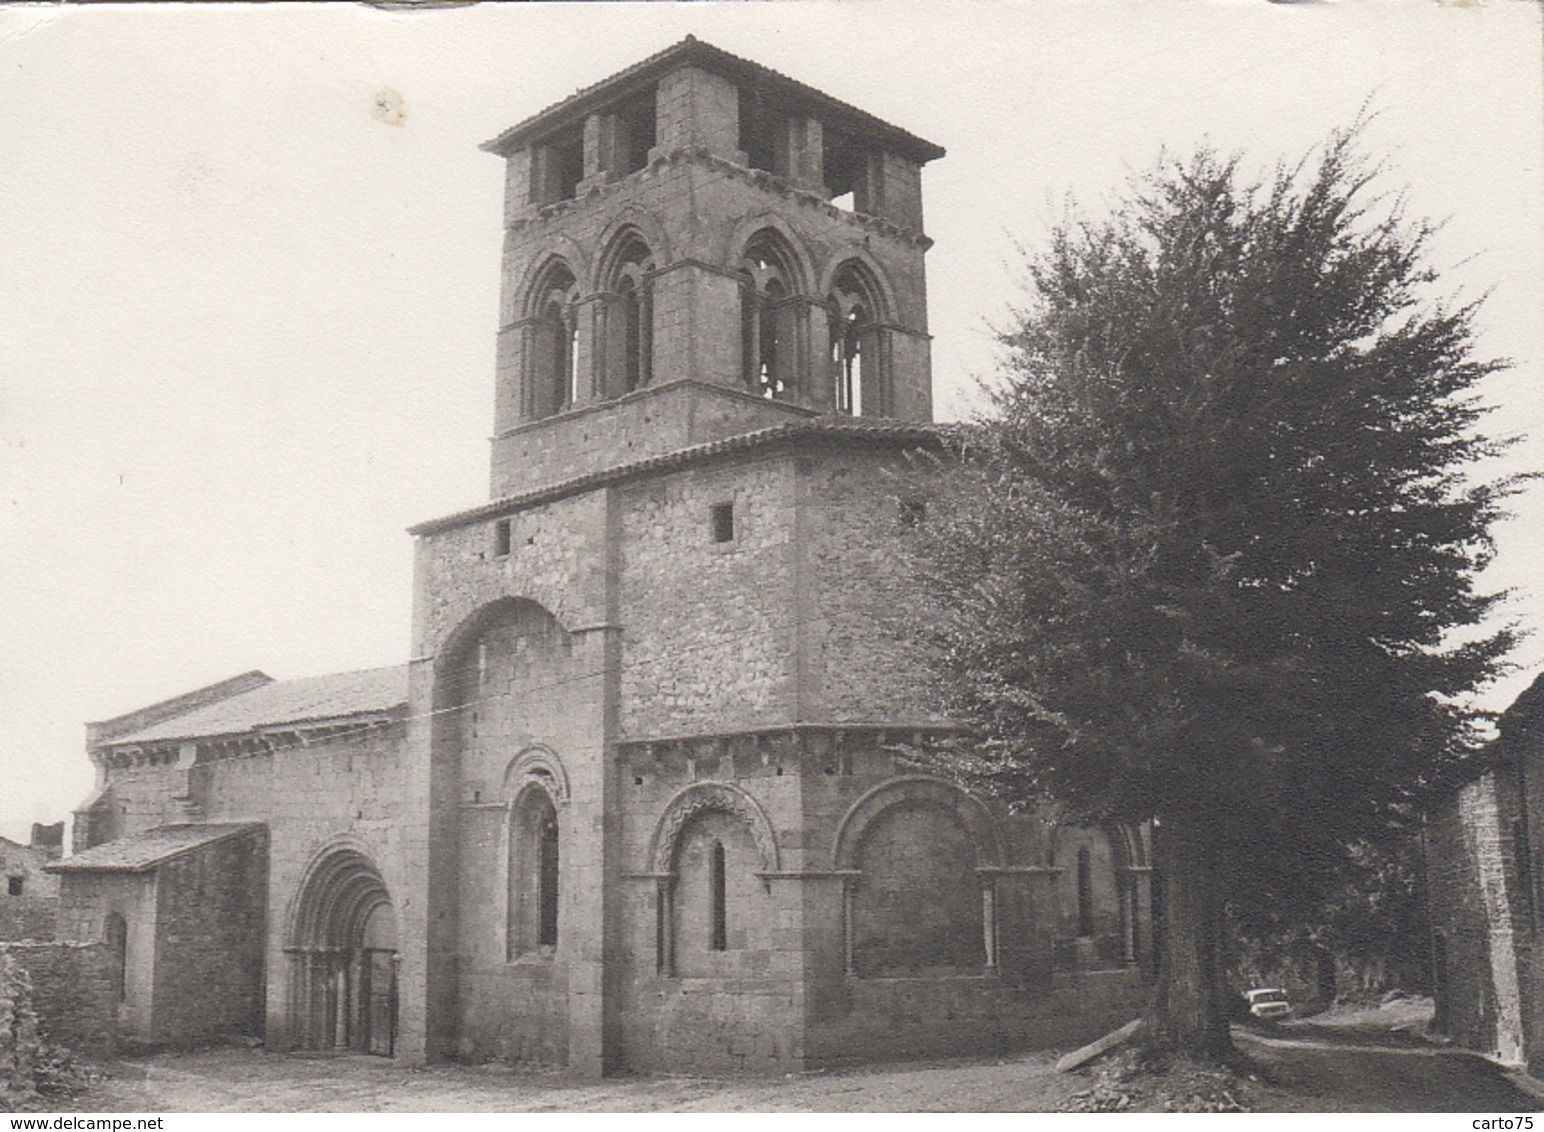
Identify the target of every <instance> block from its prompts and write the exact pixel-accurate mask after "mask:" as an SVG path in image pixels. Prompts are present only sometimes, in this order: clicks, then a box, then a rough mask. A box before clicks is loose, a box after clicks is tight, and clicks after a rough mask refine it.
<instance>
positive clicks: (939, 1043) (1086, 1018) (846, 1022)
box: [806, 967, 1152, 1069]
mask: <svg viewBox="0 0 1544 1132" xmlns="http://www.w3.org/2000/svg"><path fill="white" fill-rule="evenodd" d="M1151 989H1152V988H1151V986H1150V985H1149V984H1148V982H1147V980H1146V979H1145V978H1144V977H1143V975H1142V972H1141V971H1140V970H1139V969H1137V968H1135V967H1126V968H1119V969H1113V970H1109V971H1081V972H1077V973H1068V974H1065V975H1056V976H1055V977H1054V978H1053V980H1052V983H1051V986H1050V991H1049V993H1046V991H1045V990H1043V989H1041V990H1029V989H1025V988H1016V987H1011V986H1005V985H1003V983H1002V982H1000V981H999V980H997V979H985V978H954V979H925V978H919V979H905V978H898V979H888V978H881V979H853V980H851V981H850V982H849V984H848V992H849V994H850V995H851V1002H852V1011H851V1013H850V1014H849V1015H848V1016H847V1017H845V1018H841V1019H835V1020H832V1021H829V1022H818V1023H815V1024H814V1025H813V1026H811V1028H810V1032H809V1036H808V1038H807V1061H806V1064H807V1065H808V1066H810V1067H819V1068H821V1069H843V1068H849V1067H852V1066H856V1065H864V1064H874V1063H876V1062H887V1061H915V1060H924V1059H931V1058H940V1057H989V1056H1010V1055H1013V1054H1018V1053H1023V1052H1024V1051H1025V1050H1031V1049H1046V1048H1056V1047H1072V1046H1077V1045H1081V1044H1082V1043H1084V1042H1089V1041H1092V1040H1093V1039H1094V1038H1097V1037H1099V1036H1101V1035H1102V1034H1107V1033H1109V1032H1110V1031H1111V1030H1113V1029H1115V1028H1116V1027H1118V1026H1121V1025H1124V1024H1125V1023H1127V1022H1130V1021H1131V1020H1132V1019H1133V1018H1136V1017H1138V1016H1139V1015H1140V1014H1141V1013H1142V1008H1143V1006H1144V1005H1145V1004H1146V1001H1147V997H1148V995H1149V994H1150V993H1151Z"/></svg>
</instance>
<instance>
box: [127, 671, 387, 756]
mask: <svg viewBox="0 0 1544 1132" xmlns="http://www.w3.org/2000/svg"><path fill="white" fill-rule="evenodd" d="M407 673H408V670H407V666H406V665H400V664H399V665H394V666H392V667H390V668H371V669H366V670H364V671H362V672H335V673H332V674H330V675H327V676H309V677H305V678H303V679H299V680H275V681H274V682H273V683H270V684H264V685H262V686H260V687H257V688H253V689H251V690H250V691H246V692H241V693H238V694H237V695H234V696H230V697H228V698H226V699H222V700H218V701H216V702H215V703H212V704H206V705H204V706H203V707H199V708H195V709H194V710H192V711H189V712H186V713H184V714H182V715H176V716H173V717H172V718H170V719H163V720H161V721H160V722H159V723H154V724H151V725H150V726H149V727H144V728H141V729H140V730H138V731H132V732H130V733H129V734H127V735H118V736H114V737H113V738H112V739H111V740H110V741H108V742H106V743H104V744H103V745H104V746H109V747H117V746H123V745H128V744H136V745H142V744H145V743H158V742H166V741H168V740H173V739H205V738H212V737H214V736H221V735H240V734H242V733H245V732H252V731H262V730H271V729H273V728H275V727H280V726H284V725H301V724H316V723H321V722H324V721H330V720H340V719H348V718H351V717H355V716H361V715H379V714H381V713H383V712H390V711H392V710H394V709H396V708H400V707H403V706H404V705H406V703H407Z"/></svg>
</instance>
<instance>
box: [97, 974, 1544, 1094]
mask: <svg viewBox="0 0 1544 1132" xmlns="http://www.w3.org/2000/svg"><path fill="white" fill-rule="evenodd" d="M1430 1009H1431V1004H1430V1001H1429V1000H1419V999H1417V1000H1404V1001H1401V1002H1397V1003H1392V1004H1390V1005H1389V1006H1388V1007H1385V1008H1382V1009H1373V1010H1344V1011H1337V1012H1333V1013H1331V1014H1328V1015H1320V1016H1318V1017H1316V1018H1313V1019H1306V1020H1303V1021H1301V1022H1293V1023H1289V1024H1287V1025H1283V1026H1277V1027H1272V1028H1270V1029H1268V1030H1244V1029H1240V1030H1238V1031H1236V1038H1237V1045H1238V1050H1239V1054H1240V1057H1239V1059H1238V1061H1237V1063H1236V1065H1235V1066H1233V1067H1232V1068H1231V1069H1229V1070H1213V1069H1210V1068H1198V1067H1195V1066H1175V1067H1173V1068H1172V1069H1171V1070H1170V1071H1169V1072H1167V1073H1164V1074H1159V1075H1157V1076H1153V1075H1146V1076H1142V1077H1139V1078H1136V1079H1132V1078H1130V1077H1127V1078H1125V1079H1123V1080H1116V1078H1119V1077H1120V1073H1121V1072H1122V1063H1121V1062H1120V1061H1119V1060H1118V1059H1112V1060H1111V1061H1108V1062H1104V1063H1096V1064H1095V1065H1093V1066H1089V1067H1088V1068H1087V1069H1085V1070H1083V1071H1079V1072H1074V1073H1057V1072H1056V1071H1055V1070H1054V1068H1052V1066H1053V1065H1054V1063H1055V1061H1056V1058H1057V1056H1058V1055H1059V1054H1060V1052H1062V1051H1038V1052H1035V1053H1032V1054H1028V1055H1025V1056H1023V1057H1018V1058H1013V1059H1006V1060H1002V1059H998V1060H977V1061H953V1062H944V1063H937V1064H926V1065H903V1066H887V1067H883V1068H875V1069H867V1070H854V1071H850V1072H842V1073H809V1074H800V1075H798V1076H791V1077H785V1078H778V1079H766V1078H761V1079H739V1080H723V1079H714V1078H702V1077H647V1078H644V1077H636V1078H634V1077H621V1078H612V1079H608V1080H606V1081H601V1082H590V1081H578V1080H574V1079H572V1078H570V1077H568V1076H566V1075H565V1074H564V1073H563V1072H562V1071H560V1070H535V1069H509V1068H503V1067H471V1066H458V1065H436V1066H432V1067H429V1068H425V1069H409V1068H405V1067H402V1066H399V1065H396V1064H394V1063H392V1062H390V1061H386V1060H383V1059H381V1058H371V1057H361V1056H327V1057H319V1056H293V1055H290V1056H281V1055H277V1054H268V1053H265V1052H263V1051H261V1050H250V1049H235V1048H225V1049H213V1050H203V1051H198V1052H193V1053H165V1054H157V1055H153V1056H149V1057H142V1058H133V1059H126V1060H123V1061H118V1062H114V1063H113V1064H112V1065H110V1066H108V1067H107V1069H108V1074H109V1075H108V1076H107V1077H105V1078H104V1079H103V1080H101V1081H100V1082H98V1083H97V1084H96V1085H95V1086H94V1087H93V1088H92V1089H91V1090H90V1091H89V1092H88V1093H87V1094H86V1095H84V1096H82V1097H80V1098H79V1099H78V1100H76V1101H75V1102H73V1103H72V1104H70V1105H69V1106H67V1107H68V1108H69V1109H70V1110H71V1111H74V1112H77V1113H82V1112H287V1111H300V1112H360V1111H373V1112H507V1111H519V1112H1050V1111H1062V1110H1065V1109H1068V1108H1079V1107H1084V1108H1086V1107H1087V1103H1088V1098H1089V1097H1090V1095H1093V1094H1098V1095H1099V1096H1101V1097H1104V1096H1110V1097H1115V1096H1116V1094H1117V1093H1122V1092H1123V1093H1127V1094H1129V1098H1128V1101H1127V1102H1126V1104H1124V1105H1123V1106H1122V1107H1126V1108H1128V1109H1130V1110H1132V1111H1144V1110H1145V1111H1163V1110H1166V1109H1174V1108H1185V1107H1188V1106H1190V1105H1191V1104H1193V1103H1197V1102H1198V1101H1203V1100H1205V1099H1206V1098H1208V1097H1216V1096H1220V1095H1222V1094H1224V1093H1225V1094H1226V1095H1227V1097H1228V1098H1229V1099H1230V1100H1232V1101H1235V1102H1237V1104H1238V1105H1239V1107H1242V1108H1246V1109H1252V1110H1254V1111H1261V1112H1455V1111H1458V1112H1513V1113H1516V1112H1530V1111H1534V1110H1535V1109H1537V1108H1538V1107H1539V1102H1538V1100H1536V1099H1535V1098H1534V1096H1532V1095H1530V1094H1529V1093H1527V1092H1524V1091H1522V1090H1521V1089H1519V1088H1518V1087H1517V1085H1516V1084H1514V1083H1513V1081H1512V1080H1511V1079H1509V1078H1508V1076H1507V1074H1506V1073H1505V1072H1504V1071H1503V1070H1501V1069H1500V1068H1499V1067H1497V1066H1495V1065H1492V1064H1491V1063H1490V1062H1487V1061H1485V1060H1484V1059H1482V1058H1478V1057H1474V1056H1472V1055H1469V1054H1465V1053H1461V1052H1459V1051H1456V1050H1452V1049H1446V1048H1442V1047H1440V1046H1436V1045H1433V1044H1432V1043H1430V1042H1428V1041H1427V1040H1425V1038H1424V1036H1423V1035H1424V1030H1425V1026H1426V1023H1427V1021H1428V1020H1429V1018H1430ZM1112 1081H1114V1084H1113V1085H1112V1084H1111V1082H1112ZM1100 1090H1104V1092H1100ZM1080 1095H1081V1096H1082V1097H1083V1100H1082V1101H1079V1100H1078V1099H1076V1098H1078V1097H1079V1096H1080ZM1116 1099H1117V1100H1118V1097H1116ZM1112 1103H1114V1102H1112Z"/></svg>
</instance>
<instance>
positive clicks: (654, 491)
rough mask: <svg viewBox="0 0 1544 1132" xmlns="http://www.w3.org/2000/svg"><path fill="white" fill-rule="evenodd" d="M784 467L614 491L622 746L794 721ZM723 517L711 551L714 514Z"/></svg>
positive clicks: (789, 484)
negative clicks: (725, 530) (729, 521)
mask: <svg viewBox="0 0 1544 1132" xmlns="http://www.w3.org/2000/svg"><path fill="white" fill-rule="evenodd" d="M792 473H793V469H792V466H791V464H790V463H789V462H788V461H787V460H786V459H767V460H759V461H756V462H754V463H743V464H733V465H730V464H720V465H716V466H709V467H701V468H692V469H689V470H685V471H681V472H676V473H672V474H670V475H664V476H656V477H650V478H649V479H647V480H640V481H638V482H636V483H632V484H628V485H626V486H625V488H624V489H623V491H622V500H623V503H622V508H621V534H620V539H621V556H622V563H623V574H622V586H621V619H622V624H623V626H624V633H623V638H622V645H623V654H622V700H621V715H620V720H619V722H620V725H621V728H622V732H623V734H625V735H630V736H645V735H673V734H681V733H686V732H695V731H715V730H739V729H743V728H750V727H756V726H765V725H769V724H774V723H784V722H791V721H793V720H795V719H797V718H799V708H798V703H797V698H796V689H795V683H794V682H795V675H796V670H795V665H794V660H793V658H794V656H795V651H796V650H795V642H796V640H797V639H798V632H799V627H798V626H796V625H795V624H793V621H794V600H793V598H794V594H793V588H792V580H793V570H792V564H793V563H792V556H793V546H792V543H793V539H794V530H795V516H794V508H795V501H796V496H795V483H794V479H793V474H792ZM726 504H727V505H729V506H730V507H731V508H732V516H733V526H734V532H733V533H734V537H733V539H732V540H731V541H728V542H717V541H715V536H714V530H713V517H712V509H713V508H714V507H715V506H719V505H726Z"/></svg>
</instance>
